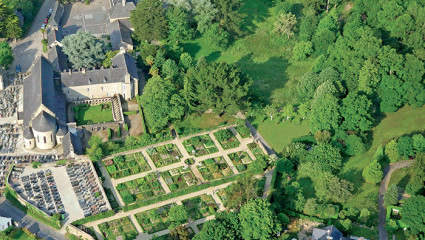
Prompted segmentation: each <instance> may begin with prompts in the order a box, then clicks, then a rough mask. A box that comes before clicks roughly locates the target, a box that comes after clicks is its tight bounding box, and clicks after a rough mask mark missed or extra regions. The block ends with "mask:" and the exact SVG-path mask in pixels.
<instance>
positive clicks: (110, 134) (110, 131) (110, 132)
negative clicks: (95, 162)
mask: <svg viewBox="0 0 425 240" xmlns="http://www.w3.org/2000/svg"><path fill="white" fill-rule="evenodd" d="M108 139H109V140H111V139H112V129H110V128H108Z"/></svg>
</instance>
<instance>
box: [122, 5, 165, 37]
mask: <svg viewBox="0 0 425 240" xmlns="http://www.w3.org/2000/svg"><path fill="white" fill-rule="evenodd" d="M130 21H131V24H132V25H133V27H134V33H135V35H136V36H137V38H138V39H139V40H141V41H147V42H151V41H153V40H162V39H164V38H166V37H167V32H168V23H167V18H166V17H165V15H164V9H163V3H162V1H160V0H146V1H142V2H140V4H137V6H136V9H135V10H134V11H131V13H130ZM146 23H149V24H146Z"/></svg>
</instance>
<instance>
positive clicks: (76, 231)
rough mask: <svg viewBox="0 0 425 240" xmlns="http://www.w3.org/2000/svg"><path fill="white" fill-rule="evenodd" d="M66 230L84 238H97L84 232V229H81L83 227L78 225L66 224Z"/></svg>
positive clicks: (88, 239) (85, 239)
mask: <svg viewBox="0 0 425 240" xmlns="http://www.w3.org/2000/svg"><path fill="white" fill-rule="evenodd" d="M66 230H67V231H68V232H69V233H71V234H73V235H75V236H77V237H81V238H82V239H84V240H95V239H94V238H93V237H92V236H91V235H90V234H88V233H86V232H84V231H83V230H81V229H79V228H77V227H74V226H72V225H71V224H69V225H68V226H66Z"/></svg>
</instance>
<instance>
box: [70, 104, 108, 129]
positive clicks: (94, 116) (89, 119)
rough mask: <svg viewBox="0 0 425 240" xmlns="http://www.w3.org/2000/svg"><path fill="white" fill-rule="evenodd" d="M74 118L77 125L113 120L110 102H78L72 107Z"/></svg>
mask: <svg viewBox="0 0 425 240" xmlns="http://www.w3.org/2000/svg"><path fill="white" fill-rule="evenodd" d="M73 110H74V119H75V122H77V125H87V124H96V123H103V122H113V121H114V118H113V116H112V107H111V103H108V104H99V105H94V106H89V105H88V104H80V105H77V106H74V107H73Z"/></svg>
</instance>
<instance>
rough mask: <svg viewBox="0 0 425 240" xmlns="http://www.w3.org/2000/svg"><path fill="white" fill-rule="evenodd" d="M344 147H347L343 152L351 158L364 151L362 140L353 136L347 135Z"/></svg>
mask: <svg viewBox="0 0 425 240" xmlns="http://www.w3.org/2000/svg"><path fill="white" fill-rule="evenodd" d="M345 146H346V147H347V149H346V150H345V152H346V153H347V154H348V155H351V156H354V155H357V154H360V153H363V152H364V151H365V146H364V144H363V142H362V139H361V138H360V137H359V136H357V135H354V134H353V135H348V137H347V139H346V140H345Z"/></svg>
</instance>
